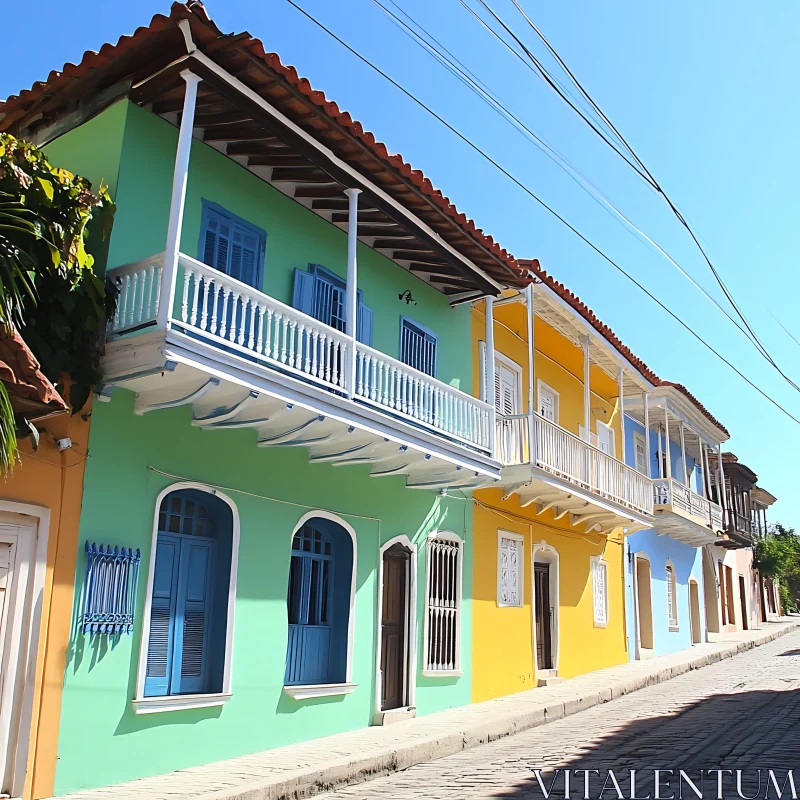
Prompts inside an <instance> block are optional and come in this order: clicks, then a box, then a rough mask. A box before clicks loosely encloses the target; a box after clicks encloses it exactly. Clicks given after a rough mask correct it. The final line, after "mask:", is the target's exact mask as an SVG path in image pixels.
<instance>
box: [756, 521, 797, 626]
mask: <svg viewBox="0 0 800 800" xmlns="http://www.w3.org/2000/svg"><path fill="white" fill-rule="evenodd" d="M753 562H754V565H755V566H756V567H757V568H758V571H759V572H760V573H761V575H762V576H763V577H765V578H777V579H778V580H779V581H780V587H781V604H782V606H783V608H784V610H786V611H795V610H796V609H797V594H798V592H797V589H798V588H800V536H798V535H797V534H796V533H795V531H794V528H786V527H784V526H783V525H781V523H780V522H776V523H775V524H774V525H770V527H769V530H768V531H767V533H766V534H765V535H763V536H760V537H759V538H757V539H756V543H755V547H754V548H753Z"/></svg>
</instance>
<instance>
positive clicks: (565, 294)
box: [519, 258, 730, 436]
mask: <svg viewBox="0 0 800 800" xmlns="http://www.w3.org/2000/svg"><path fill="white" fill-rule="evenodd" d="M519 264H520V266H521V267H523V268H524V269H526V270H529V271H530V273H531V274H532V275H533V276H534V278H535V279H538V281H541V282H542V283H543V284H544V285H545V286H547V287H548V288H550V289H551V290H552V291H553V292H555V293H556V294H557V295H558V296H559V297H560V298H561V299H562V300H564V302H566V303H567V305H569V306H571V307H572V308H573V309H574V310H575V311H577V312H578V313H579V314H580V315H581V316H582V317H583V318H584V319H585V320H586V321H587V322H588V323H589V324H590V325H591V326H592V327H593V328H594V329H595V330H596V331H597V332H598V333H599V334H600V335H601V336H602V337H603V338H604V339H605V340H606V341H607V342H609V343H610V344H612V345H613V346H614V348H615V349H616V350H617V352H619V353H620V354H621V355H622V356H624V357H625V358H626V359H627V360H628V361H629V362H630V363H631V364H632V365H633V366H634V367H635V368H636V369H637V370H638V371H639V372H640V373H641V374H642V375H644V377H645V378H647V380H649V381H650V383H652V384H653V385H654V386H669V387H672V388H673V389H676V390H677V391H679V392H680V393H681V394H683V395H684V396H685V397H686V398H687V399H688V400H690V401H691V402H692V403H693V404H694V406H695V407H696V408H697V410H698V411H700V413H701V414H702V415H703V416H704V417H705V418H706V419H707V420H708V421H709V422H711V424H712V425H715V426H716V427H717V428H719V429H720V430H721V431H724V433H725V434H726V435H728V436H730V434H729V433H728V430H727V428H726V427H725V426H724V425H723V424H722V423H721V422H720V421H719V420H718V419H717V418H716V417H715V416H714V415H713V414H712V413H711V412H710V411H709V410H708V409H707V408H706V407H705V406H704V405H703V404H702V403H701V402H700V401H699V400H698V399H697V398H696V397H695V396H694V395H693V394H692V393H691V392H690V391H689V390H688V389H687V388H686V387H685V386H683V385H682V384H680V383H673V382H672V381H665V380H662V379H661V378H659V377H658V375H656V374H655V372H653V370H651V369H650V367H648V366H647V364H645V363H644V361H642V359H641V358H639V357H638V356H637V355H635V354H634V353H633V351H632V350H631V349H630V348H629V347H628V346H627V345H626V344H623V342H622V340H621V339H620V338H619V337H618V336H617V334H616V333H614V331H613V330H611V328H609V327H608V325H606V324H605V323H604V322H603V321H602V320H601V319H600V318H599V317H598V316H597V315H596V314H595V313H594V311H592V309H591V308H589V306H587V305H586V303H584V302H583V300H581V299H580V297H578V295H576V294H575V293H574V292H572V291H570V290H569V289H567V287H566V286H564V284H563V283H561V282H560V281H557V280H556V279H555V278H554V277H553V276H552V275H550V274H548V273H547V272H546V271H545V270H543V269H542V267H541V265H540V263H539V260H538V259H536V258H533V259H522V258H521V259H519ZM529 280H530V279H529Z"/></svg>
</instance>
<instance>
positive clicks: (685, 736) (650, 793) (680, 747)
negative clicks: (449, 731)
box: [454, 651, 800, 800]
mask: <svg viewBox="0 0 800 800" xmlns="http://www.w3.org/2000/svg"><path fill="white" fill-rule="evenodd" d="M794 652H796V651H789V652H787V653H784V654H783V655H793V654H794ZM785 680H789V679H785ZM790 683H791V684H794V685H795V686H796V685H798V683H800V678H797V679H793V680H791V681H790ZM787 685H789V684H787ZM599 708H603V706H601V707H599ZM645 713H646V712H645ZM798 721H800V689H793V690H791V691H753V692H740V693H735V692H734V693H732V694H723V695H712V696H711V697H707V698H704V699H702V700H699V701H696V702H692V703H688V704H686V705H682V706H681V705H678V704H676V707H675V712H674V713H672V714H668V715H662V716H657V717H648V718H644V719H637V720H634V721H632V722H627V723H625V724H623V725H620V726H610V727H608V728H606V729H604V730H603V731H602V733H601V734H600V735H598V736H596V737H595V738H594V739H592V740H591V741H589V742H586V740H585V739H582V738H581V737H582V736H583V733H582V732H581V731H577V732H575V733H574V734H568V735H567V737H564V738H560V737H558V736H557V735H556V732H555V731H554V739H555V740H559V741H560V742H561V746H563V747H565V748H566V747H569V748H570V749H574V750H576V751H579V753H580V755H578V756H576V757H572V758H566V759H564V760H563V761H557V760H556V759H553V758H552V757H551V755H549V754H544V753H542V754H537V753H530V754H529V756H528V762H529V764H530V768H531V772H533V770H534V769H537V768H539V767H540V766H541V767H542V768H543V770H545V771H543V772H542V774H541V779H542V782H543V784H544V787H545V789H546V790H548V791H549V790H550V787H551V783H552V782H553V781H554V783H553V784H552V786H553V788H552V792H551V793H550V797H551V798H557V797H561V798H563V797H564V796H565V793H564V777H565V775H564V773H565V770H570V786H571V791H572V796H573V797H576V796H584V780H585V776H584V773H583V772H579V773H577V774H576V772H575V771H576V770H589V771H591V772H590V773H589V775H588V779H589V787H590V791H589V793H588V795H587V796H588V797H601V796H602V797H617V796H620V795H618V793H617V790H616V788H615V787H614V786H613V785H612V783H611V782H610V780H609V781H608V782H607V784H606V786H607V788H606V791H605V793H603V794H601V790H602V788H603V782H604V781H607V780H608V771H609V770H613V772H614V776H615V777H616V779H617V781H618V783H619V788H620V790H621V792H622V795H621V796H624V797H631V796H633V795H632V794H631V780H630V772H629V771H630V770H631V769H636V770H637V775H636V778H635V792H636V795H635V796H636V797H638V798H647V797H657V796H661V797H676V798H677V797H680V796H682V797H696V796H697V793H696V792H695V791H694V790H693V788H692V787H691V786H690V785H689V783H688V782H686V780H683V782H682V785H679V784H680V780H681V776H680V775H679V772H678V771H679V770H684V771H685V773H686V776H688V778H689V779H690V780H691V781H693V782H694V784H695V785H696V786H697V788H698V790H700V791H701V792H702V796H704V797H717V796H718V794H717V773H716V772H714V773H711V774H708V770H717V769H722V770H734V771H735V770H741V771H742V773H741V794H738V793H737V786H736V773H735V772H733V773H732V774H729V773H728V772H725V773H724V774H723V787H722V788H723V792H722V795H720V796H721V797H724V798H728V797H739V798H741V797H749V798H755V797H756V796H757V797H764V796H765V791H766V789H767V784H768V782H769V787H770V789H769V791H770V793H769V796H770V797H773V796H780V794H776V793H775V787H774V786H772V784H771V782H770V778H769V774H768V770H770V769H772V770H774V771H775V776H776V778H777V779H778V784H779V786H781V787H782V785H783V781H784V780H785V778H786V773H787V770H789V769H791V768H792V767H793V766H795V765H796V752H795V749H796V748H795V747H794V745H788V744H787V741H791V739H792V733H793V731H794V730H796V725H797V724H798ZM556 724H558V723H556ZM545 755H547V759H546V761H545V758H544V756H545ZM539 758H541V760H539ZM537 761H538V763H537ZM654 769H660V770H674V775H673V776H672V777H670V775H669V774H662V776H661V780H660V793H659V794H656V791H655V786H654V773H653V770H654ZM555 770H560V771H559V772H558V773H556V772H555ZM758 770H761V771H762V774H761V776H760V777H759V775H758ZM595 771H598V772H595ZM701 775H702V777H701ZM469 777H470V776H469V774H465V775H464V779H465V780H469ZM701 780H702V785H701ZM759 781H760V786H759ZM795 781H796V784H798V783H800V781H798V780H797V778H795ZM487 788H488V787H487ZM784 794H785V795H788V796H796V795H795V794H794V793H793V792H792V791H791V790H790V787H789V786H787V789H786V792H785V793H784ZM454 796H455V795H454ZM492 796H493V797H504V798H519V799H520V800H523V798H524V799H526V800H527V798H542V797H545V796H546V794H545V792H543V791H542V788H541V786H540V785H539V783H538V781H537V779H536V777H535V775H533V774H532V775H531V777H530V778H527V779H525V780H524V781H520V782H518V783H517V784H516V785H515V786H512V787H511V788H508V789H505V790H502V791H499V792H496V793H493V794H492Z"/></svg>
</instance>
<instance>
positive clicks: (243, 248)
mask: <svg viewBox="0 0 800 800" xmlns="http://www.w3.org/2000/svg"><path fill="white" fill-rule="evenodd" d="M260 255H261V241H260V239H259V237H258V236H257V235H256V234H255V233H254V232H253V231H252V230H251V229H250V228H248V227H246V226H244V225H242V224H240V223H238V222H234V224H233V243H232V245H231V260H230V271H229V273H228V274H229V275H230V276H231V277H232V278H236V280H239V281H242V283H246V284H248V285H249V286H253V287H254V288H256V289H259V288H260V287H259V286H258V283H259V277H260V276H259V275H258V271H259V270H258V265H259V260H260Z"/></svg>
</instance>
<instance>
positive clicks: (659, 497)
mask: <svg viewBox="0 0 800 800" xmlns="http://www.w3.org/2000/svg"><path fill="white" fill-rule="evenodd" d="M653 503H654V504H655V506H656V508H658V507H659V506H661V507H670V508H673V509H674V508H678V509H680V510H681V511H683V512H685V513H686V514H689V516H691V517H694V518H695V520H696V521H697V522H699V523H700V524H701V525H705V526H706V527H709V528H711V529H712V530H715V531H718V530H722V509H721V508H720V507H719V506H718V505H717V504H716V503H714V502H712V501H711V500H708V499H707V498H705V497H701V496H700V495H699V494H697V493H696V492H693V491H692V490H691V489H689V488H688V487H686V486H684V485H683V484H682V483H679V482H678V481H676V480H675V479H674V478H656V479H655V480H653Z"/></svg>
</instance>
